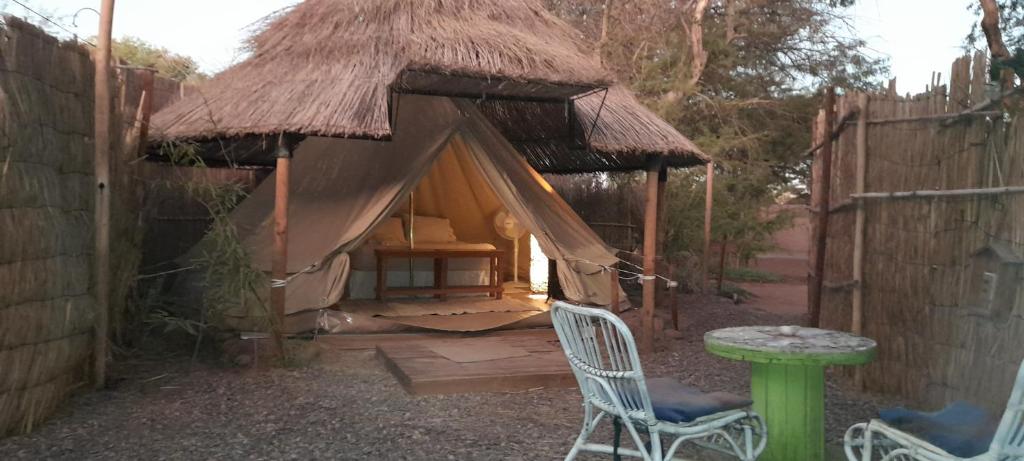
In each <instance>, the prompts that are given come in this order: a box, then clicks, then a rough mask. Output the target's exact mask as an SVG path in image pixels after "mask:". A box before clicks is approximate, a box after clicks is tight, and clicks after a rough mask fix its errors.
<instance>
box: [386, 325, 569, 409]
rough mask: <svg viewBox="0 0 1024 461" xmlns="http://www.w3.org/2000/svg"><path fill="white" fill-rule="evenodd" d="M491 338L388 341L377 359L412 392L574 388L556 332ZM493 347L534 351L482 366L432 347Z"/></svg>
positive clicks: (440, 392) (514, 334) (452, 392)
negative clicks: (445, 345)
mask: <svg viewBox="0 0 1024 461" xmlns="http://www.w3.org/2000/svg"><path fill="white" fill-rule="evenodd" d="M521 333H523V332H515V333H511V332H510V333H507V334H504V335H500V334H489V335H487V336H484V337H463V338H456V339H453V338H444V339H430V340H423V341H404V342H387V343H382V344H380V345H379V346H377V349H376V351H377V357H378V358H379V359H380V360H381V362H382V363H384V365H385V367H387V369H388V370H389V371H390V372H391V373H392V374H393V375H394V376H395V378H396V379H397V380H398V382H399V384H401V385H402V387H403V388H405V390H406V391H407V392H409V393H410V394H415V395H427V394H457V393H469V392H514V391H522V390H527V389H534V388H540V387H571V386H574V385H575V379H574V378H573V375H572V372H571V371H570V370H569V365H568V363H567V362H566V360H565V356H564V355H563V353H562V350H561V348H560V347H558V345H557V344H555V343H554V341H553V340H552V337H551V335H550V330H548V331H546V332H544V333H540V332H530V333H529V334H521ZM437 343H444V344H452V343H455V344H459V345H460V346H463V345H464V346H465V347H487V346H488V344H494V345H497V344H501V345H508V346H512V347H517V348H520V349H522V350H525V351H527V352H529V353H530V355H528V356H524V357H510V358H504V359H498V360H487V361H481V362H469V363H458V362H454V361H452V360H448V359H447V358H445V357H443V356H441V355H440V354H438V353H436V352H434V351H433V350H432V349H431V347H430V346H431V344H437Z"/></svg>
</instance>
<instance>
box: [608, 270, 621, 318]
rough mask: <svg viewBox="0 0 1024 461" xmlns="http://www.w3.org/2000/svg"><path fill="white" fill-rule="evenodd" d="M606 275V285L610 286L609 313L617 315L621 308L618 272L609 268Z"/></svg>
mask: <svg viewBox="0 0 1024 461" xmlns="http://www.w3.org/2000/svg"><path fill="white" fill-rule="evenodd" d="M608 275H609V276H610V277H609V278H610V280H609V281H608V283H610V284H611V286H612V287H611V288H612V302H611V311H612V313H613V314H618V313H619V312H621V311H622V309H621V306H620V305H619V303H620V301H619V270H618V269H616V268H614V267H611V268H609V269H608Z"/></svg>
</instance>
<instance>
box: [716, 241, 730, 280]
mask: <svg viewBox="0 0 1024 461" xmlns="http://www.w3.org/2000/svg"><path fill="white" fill-rule="evenodd" d="M728 251H729V236H728V235H723V236H722V248H721V250H720V251H719V252H718V293H719V294H721V293H722V284H723V283H724V282H725V255H726V253H728Z"/></svg>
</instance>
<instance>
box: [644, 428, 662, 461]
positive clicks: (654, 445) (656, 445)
mask: <svg viewBox="0 0 1024 461" xmlns="http://www.w3.org/2000/svg"><path fill="white" fill-rule="evenodd" d="M648 434H650V436H651V460H652V461H662V458H663V457H664V456H665V453H664V452H663V451H662V450H661V434H660V433H658V432H657V431H651V432H649V433H648Z"/></svg>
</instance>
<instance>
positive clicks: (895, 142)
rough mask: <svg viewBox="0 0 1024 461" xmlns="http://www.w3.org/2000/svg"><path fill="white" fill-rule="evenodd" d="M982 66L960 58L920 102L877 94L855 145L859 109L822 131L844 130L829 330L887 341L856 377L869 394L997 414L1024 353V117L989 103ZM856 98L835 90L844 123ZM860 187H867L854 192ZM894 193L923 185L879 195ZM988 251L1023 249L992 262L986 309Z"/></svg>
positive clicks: (815, 194)
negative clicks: (956, 403)
mask: <svg viewBox="0 0 1024 461" xmlns="http://www.w3.org/2000/svg"><path fill="white" fill-rule="evenodd" d="M986 65H987V64H986V60H985V57H984V55H981V54H978V55H976V56H974V57H973V58H971V57H964V58H960V59H958V60H956V61H955V62H954V63H953V65H952V72H951V74H950V75H951V78H950V84H949V86H940V85H938V84H937V83H938V82H937V79H936V82H934V83H933V85H931V86H930V88H929V89H928V91H926V92H925V93H923V94H919V95H916V96H907V97H899V96H896V95H895V92H894V91H892V90H890V91H889V92H887V93H882V94H870V95H868V97H867V98H866V99H867V110H866V112H865V116H866V117H864V118H865V120H863V122H862V123H863V125H862V128H863V129H865V130H866V133H864V134H863V138H862V141H861V143H860V145H859V146H858V139H857V138H858V136H857V131H858V126H857V124H858V121H857V117H853V118H846V120H845V121H844V122H841V123H844V124H843V126H835V127H825V125H824V123H822V122H821V120H820V119H819V123H818V124H817V125H816V130H815V134H814V136H815V139H816V140H822V139H825V136H824V133H828V132H831V131H832V130H835V129H839V130H841V134H840V135H839V137H838V139H837V140H836V141H835V143H834V149H833V161H832V169H831V172H830V174H831V193H830V195H829V200H828V202H829V203H828V207H827V209H828V210H829V213H830V214H829V224H828V227H827V229H828V232H827V245H826V247H825V254H826V256H825V261H826V262H825V271H824V277H823V278H824V282H823V285H824V287H823V290H822V303H821V325H822V326H823V327H824V328H830V329H838V330H847V331H851V330H852V331H854V332H857V330H861V331H860V333H862V334H863V335H865V336H868V337H871V338H874V339H875V340H877V341H878V343H879V355H878V359H877V360H876V361H875V362H874V363H873V364H871V365H869V366H866V367H864V368H863V369H862V371H860V372H858V373H857V374H858V375H859V376H858V381H859V382H862V383H863V385H864V386H865V387H866V388H867V389H868V390H871V391H878V392H883V393H888V394H893V395H898V396H902V397H904V398H906V399H908V400H910V401H913V402H917V403H920V404H924V405H931V406H937V405H941V404H944V403H947V402H949V401H952V400H954V399H968V400H972V401H977V402H979V403H982V404H984V405H987V406H989V407H990V408H992V409H998V408H1002V407H1003V406H1004V405H1005V403H1006V398H1007V396H1008V395H1009V392H1010V388H1011V386H1012V384H1013V377H1014V375H1015V373H1016V370H1017V366H1018V365H1019V364H1020V360H1021V358H1022V357H1024V348H1021V338H1024V290H1021V289H1020V286H1021V278H1020V277H1021V271H1020V269H1019V264H1017V263H1014V262H1013V261H1012V260H1013V259H1019V255H1021V254H1024V194H1021V193H1017V192H1016V191H1015V189H1014V188H1019V187H1020V186H1024V126H1022V125H1024V124H1022V123H1021V122H1020V121H1019V120H1018V119H1017V117H1015V116H1014V114H1012V113H1009V112H1008V113H1004V112H1003V111H1002V108H1001V107H1000V105H999V104H998V103H996V104H992V105H990V106H991V107H982V105H983V104H984V103H985V102H987V101H988V99H989V96H988V95H989V93H992V90H991V89H990V88H989V87H988V86H987V85H986V84H987V80H986ZM892 87H893V85H890V88H892ZM859 97H861V95H858V94H846V95H843V96H841V97H839V98H838V99H837V102H836V110H835V113H836V117H835V118H836V119H837V120H841V119H843V118H844V117H843V115H844V114H847V113H850V112H851V111H858V110H859V104H858V98H859ZM1019 103H1020V101H1019V100H1016V101H1011V102H1010V104H1017V105H1019ZM982 109H984V110H982ZM826 128H828V130H827V131H826ZM858 147H860V148H861V155H862V162H863V163H862V165H863V169H862V173H861V174H862V176H861V177H860V179H861V181H862V183H861V184H862V187H863V189H862V190H858V176H859V175H858V165H857V162H858ZM816 155H820V151H819V152H818V153H817V154H816ZM815 160H817V158H816V159H815ZM818 163H819V162H817V161H815V164H816V165H817V164H818ZM822 174H823V172H822V171H821V168H820V166H818V168H815V169H813V175H814V176H813V178H814V179H813V180H812V203H813V204H814V207H815V211H816V212H821V210H822V209H825V206H824V204H822V203H821V202H822V197H821V193H820V190H819V191H815V190H816V189H819V188H818V187H815V185H816V184H820V183H821V178H822V176H821V175H822ZM1001 188H1002V189H1001ZM858 192H865V193H866V194H865V195H864V196H863V198H859V199H858V198H855V197H854V196H855V195H857V193H858ZM889 192H914V193H911V194H903V195H904V196H902V197H900V196H893V195H892V194H877V193H889ZM858 210H860V211H858ZM858 213H860V214H862V220H863V221H862V229H863V234H862V236H861V238H862V239H863V240H862V244H861V245H858V244H857V240H858V238H857V230H858V226H857V215H858ZM814 232H818V228H817V226H815V229H814ZM992 246H999V247H1000V248H1005V249H1007V251H1008V252H1009V253H1015V255H1016V256H1013V257H1011V258H1009V260H1008V261H1004V262H1002V263H1001V262H999V261H997V262H996V263H995V266H996V267H995V268H992V269H990V270H992V271H995V273H998V276H999V280H998V283H997V284H996V285H995V286H996V290H997V291H998V293H1001V295H1000V296H997V297H996V302H994V303H993V304H991V305H989V306H988V307H985V308H980V307H979V306H978V303H977V302H976V300H977V299H978V291H979V290H981V289H982V288H980V287H982V286H983V285H982V284H980V283H978V282H979V281H980V280H979V278H980V274H979V271H978V267H981V266H982V265H984V264H988V263H986V261H985V260H984V259H983V256H979V255H984V254H987V253H985V251H984V249H985V248H991V247H992ZM814 251H816V250H815V249H812V253H813V252H814ZM858 258H860V260H859V264H858ZM811 260H812V261H813V260H814V255H813V254H812V257H811ZM858 265H859V266H860V268H861V269H860V270H861V271H862V274H858V273H857V272H856V271H855V267H857V266H858ZM811 275H812V279H813V275H814V274H811ZM858 280H859V283H858ZM858 292H859V293H858ZM858 297H859V298H860V300H859V301H858V300H857V298H858ZM812 302H813V301H812ZM858 323H860V325H859V326H858V325H857V324H858Z"/></svg>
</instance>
